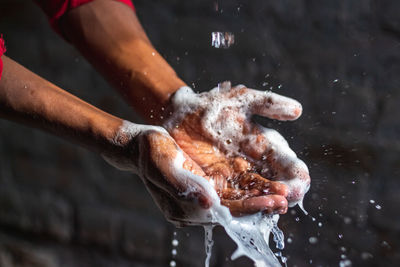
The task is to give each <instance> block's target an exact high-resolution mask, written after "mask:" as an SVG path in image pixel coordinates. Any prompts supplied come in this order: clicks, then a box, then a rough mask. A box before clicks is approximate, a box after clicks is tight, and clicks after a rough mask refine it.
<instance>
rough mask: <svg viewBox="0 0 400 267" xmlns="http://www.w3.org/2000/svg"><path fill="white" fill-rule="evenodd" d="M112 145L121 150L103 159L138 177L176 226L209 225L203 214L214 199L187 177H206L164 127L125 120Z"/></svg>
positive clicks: (104, 155)
mask: <svg viewBox="0 0 400 267" xmlns="http://www.w3.org/2000/svg"><path fill="white" fill-rule="evenodd" d="M112 142H113V143H114V144H115V145H116V146H117V147H120V149H118V150H116V151H112V152H109V153H104V154H103V155H102V156H103V158H104V159H105V160H106V161H107V162H108V163H110V164H111V165H113V166H114V167H116V168H118V169H121V170H126V171H131V172H134V173H136V174H137V175H139V176H140V177H141V178H142V180H143V182H144V184H145V185H146V187H147V189H148V190H149V192H150V193H151V195H152V197H153V199H154V201H155V202H156V204H157V205H158V207H159V208H160V209H161V211H162V212H163V213H164V215H165V217H166V219H167V220H169V221H171V222H172V223H175V224H177V225H183V224H187V223H208V222H207V221H205V216H207V215H204V214H206V213H207V212H206V210H207V209H208V208H209V207H210V206H211V205H212V203H211V198H210V197H209V195H208V194H207V192H206V191H205V190H204V188H203V187H201V185H199V184H198V183H196V182H195V181H193V180H191V179H188V178H187V177H188V175H186V174H187V173H189V172H190V175H192V174H195V175H197V176H201V177H205V178H207V177H206V175H205V173H204V172H203V170H202V169H201V168H200V167H199V166H198V165H197V164H196V163H195V162H194V161H193V160H191V159H190V157H188V156H187V154H186V153H185V152H183V151H182V150H181V149H180V148H179V147H178V145H177V144H176V143H175V141H174V139H173V138H172V137H171V136H170V135H169V134H168V133H167V131H166V130H165V129H164V128H161V127H157V126H148V125H138V124H133V123H130V122H128V121H124V123H123V125H122V126H121V127H120V129H119V131H118V133H117V134H116V136H115V137H114V140H113V141H112ZM180 156H181V157H182V162H181V163H178V162H177V159H179V157H180ZM185 172H186V173H185Z"/></svg>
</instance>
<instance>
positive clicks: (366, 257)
mask: <svg viewBox="0 0 400 267" xmlns="http://www.w3.org/2000/svg"><path fill="white" fill-rule="evenodd" d="M373 257H374V256H373V255H372V254H371V253H369V252H363V253H361V259H363V260H369V259H372V258H373Z"/></svg>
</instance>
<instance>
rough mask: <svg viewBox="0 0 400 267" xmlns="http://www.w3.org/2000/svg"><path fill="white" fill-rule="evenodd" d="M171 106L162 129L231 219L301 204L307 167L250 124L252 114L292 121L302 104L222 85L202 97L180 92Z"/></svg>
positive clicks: (276, 138)
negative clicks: (210, 185) (200, 172)
mask: <svg viewBox="0 0 400 267" xmlns="http://www.w3.org/2000/svg"><path fill="white" fill-rule="evenodd" d="M171 106H172V115H171V117H170V118H169V119H168V120H167V121H166V122H165V123H164V127H165V128H166V129H167V131H168V132H169V133H170V134H171V136H172V137H173V138H174V140H175V141H176V142H177V144H178V145H179V146H180V147H181V148H182V150H183V151H184V152H186V154H187V155H188V156H189V157H190V158H191V159H192V160H193V161H194V162H195V163H196V164H197V165H198V166H200V168H201V169H202V170H203V171H204V173H205V174H206V177H207V179H209V180H210V182H211V183H213V184H214V187H215V189H216V191H217V193H218V194H219V196H220V198H221V203H222V204H223V205H225V206H227V207H229V209H230V211H231V213H232V214H233V215H235V216H240V215H244V214H249V213H255V212H258V211H265V212H267V213H285V212H286V211H287V206H288V204H289V206H294V205H295V204H296V203H298V202H299V201H301V200H302V198H303V197H304V194H305V193H306V192H307V191H308V188H309V184H310V176H309V174H308V169H307V166H306V165H305V164H304V163H303V162H302V161H301V160H299V159H298V158H297V157H296V154H295V153H294V152H293V151H292V150H291V149H290V148H289V146H288V144H287V142H286V140H285V139H284V138H283V137H282V136H281V135H280V134H279V133H278V132H276V131H275V130H272V129H267V128H264V127H262V126H260V125H257V124H255V123H252V122H251V121H250V118H251V115H253V114H258V115H261V116H266V117H269V118H271V119H278V120H282V121H285V120H295V119H297V118H298V117H299V116H300V115H301V112H302V108H301V105H300V103H298V102H297V101H295V100H293V99H290V98H287V97H284V96H280V95H277V94H274V93H271V92H261V91H257V90H253V89H249V88H246V87H245V86H243V85H239V86H236V87H234V88H231V86H230V83H229V82H225V83H223V84H221V85H220V86H219V87H218V88H215V89H213V90H211V91H210V92H206V93H201V94H195V93H194V92H193V91H192V90H191V89H190V88H188V87H184V88H181V89H180V90H178V91H177V92H176V93H175V95H174V97H173V99H172V104H171Z"/></svg>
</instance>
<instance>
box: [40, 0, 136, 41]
mask: <svg viewBox="0 0 400 267" xmlns="http://www.w3.org/2000/svg"><path fill="white" fill-rule="evenodd" d="M92 1H93V0H35V2H36V3H37V4H38V5H39V6H40V7H41V8H42V10H43V11H44V13H46V15H47V17H48V18H49V21H50V25H51V26H52V27H53V29H54V30H55V31H56V32H57V33H59V34H61V35H62V32H61V30H60V25H59V22H60V19H61V17H62V16H63V15H64V14H65V13H67V12H68V11H70V10H71V9H74V8H76V7H78V6H81V5H83V4H87V3H89V2H92ZM115 1H118V2H122V3H124V4H126V5H128V6H130V7H131V8H132V10H133V11H135V7H134V6H133V4H132V1H131V0H115Z"/></svg>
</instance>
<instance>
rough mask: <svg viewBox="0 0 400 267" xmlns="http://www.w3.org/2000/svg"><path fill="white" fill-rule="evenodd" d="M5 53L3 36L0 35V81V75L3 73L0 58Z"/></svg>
mask: <svg viewBox="0 0 400 267" xmlns="http://www.w3.org/2000/svg"><path fill="white" fill-rule="evenodd" d="M5 52H6V46H5V44H4V39H3V34H2V35H0V80H1V73H2V72H3V61H2V60H1V56H2V55H3V54H4V53H5Z"/></svg>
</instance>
